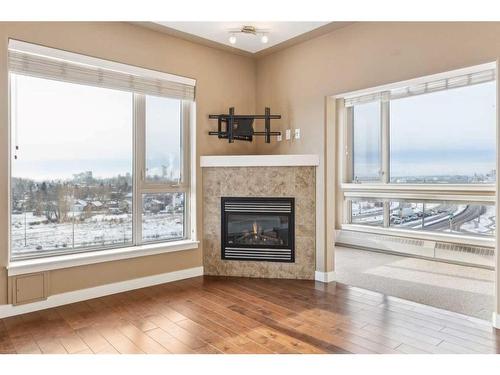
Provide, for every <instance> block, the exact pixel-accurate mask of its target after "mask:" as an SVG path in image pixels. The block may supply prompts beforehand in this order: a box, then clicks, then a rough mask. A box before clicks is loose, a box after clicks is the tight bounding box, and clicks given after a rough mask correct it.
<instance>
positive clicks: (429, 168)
mask: <svg viewBox="0 0 500 375" xmlns="http://www.w3.org/2000/svg"><path fill="white" fill-rule="evenodd" d="M495 77H496V67H495V65H494V64H485V65H481V66H477V67H471V68H466V69H462V70H459V71H454V72H449V73H446V74H439V75H435V76H430V77H424V78H419V79H416V80H412V81H407V82H403V83H401V84H392V85H390V86H385V87H383V88H382V89H380V90H377V89H374V90H373V91H368V90H367V91H365V92H363V94H362V95H360V94H357V95H356V94H352V95H345V96H341V97H340V99H339V100H340V105H339V108H340V110H341V111H343V117H341V118H344V119H345V121H344V125H343V129H344V130H343V134H344V136H341V137H339V140H340V142H341V143H340V144H339V145H338V146H339V147H340V148H341V149H344V150H346V153H343V154H342V161H341V162H342V168H343V170H339V173H340V174H341V179H342V181H343V184H342V194H343V200H344V202H345V206H344V210H343V213H342V215H343V217H342V222H343V223H344V225H343V229H347V230H349V229H352V230H363V228H366V229H365V230H366V231H371V232H374V233H375V232H376V233H381V234H389V235H390V234H394V233H396V232H395V231H397V233H398V236H402V235H403V236H404V235H405V234H404V233H408V234H407V235H408V236H409V237H411V236H412V234H411V233H415V235H416V234H418V238H423V239H426V238H436V237H435V236H434V235H436V234H442V235H445V236H452V237H453V238H452V237H447V238H449V239H452V240H453V241H458V242H464V243H467V241H469V239H470V238H473V239H474V241H475V239H478V240H477V241H476V242H475V243H479V242H480V241H481V239H484V240H485V241H493V237H494V235H495V227H496V226H495V222H496V217H495V216H496V215H495V201H494V197H495V187H494V183H495V181H496V131H497V130H496V121H497V114H496V101H497V98H496V79H495ZM374 227H376V228H374ZM402 233H403V234H402ZM431 235H433V236H431ZM445 240H446V238H445V237H443V241H445ZM482 243H488V244H489V243H492V242H482Z"/></svg>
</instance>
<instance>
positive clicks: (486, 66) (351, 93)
mask: <svg viewBox="0 0 500 375" xmlns="http://www.w3.org/2000/svg"><path fill="white" fill-rule="evenodd" d="M488 69H496V62H489V63H486V64H481V65H475V66H470V67H467V68H461V69H455V70H451V71H447V72H442V73H437V74H431V75H427V76H423V77H418V78H412V79H408V80H406V81H398V82H393V83H389V84H385V85H380V86H375V87H370V88H367V89H362V90H355V91H349V92H344V93H340V94H336V95H334V96H333V97H334V98H336V99H349V98H355V97H357V96H362V95H369V94H373V93H374V92H380V91H389V90H393V89H395V88H398V87H404V86H413V85H419V84H423V83H426V82H429V81H434V80H440V79H445V78H449V77H454V76H460V75H465V74H470V73H476V72H480V71H483V70H488Z"/></svg>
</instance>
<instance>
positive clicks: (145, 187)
mask: <svg viewBox="0 0 500 375" xmlns="http://www.w3.org/2000/svg"><path fill="white" fill-rule="evenodd" d="M71 55H72V56H74V55H76V54H71ZM76 56H82V58H85V56H83V55H76ZM91 59H92V62H93V63H95V62H96V61H98V62H103V64H104V66H105V67H106V66H107V65H109V64H118V65H119V66H120V67H129V68H130V69H132V70H134V68H135V67H133V66H128V65H123V64H119V63H114V62H109V61H106V60H99V59H95V58H91ZM137 69H140V71H141V72H142V71H147V72H148V74H150V75H155V74H158V75H159V76H161V77H162V78H164V75H165V74H166V73H161V72H156V71H149V70H146V69H142V68H137ZM168 76H169V77H170V76H171V75H170V74H168ZM174 77H175V76H174ZM179 78H182V77H179ZM11 81H12V79H11V73H10V72H9V79H8V84H9V86H8V87H9V90H8V94H9V95H8V121H9V149H8V152H9V154H8V155H9V156H8V158H9V166H8V176H9V181H8V200H9V205H8V228H9V229H8V248H9V251H8V269H9V275H11V274H21V273H25V272H24V271H23V270H24V269H28V270H29V272H35V271H36V270H49V269H58V268H64V267H69V266H74V265H83V264H92V263H97V262H99V261H109V260H114V259H128V258H134V257H137V256H145V255H153V254H160V253H164V252H171V251H181V250H191V249H195V248H197V247H198V244H199V242H198V240H197V230H196V164H195V163H196V148H195V147H194V146H193V145H195V144H196V125H195V123H196V103H195V102H194V101H190V100H180V99H178V100H180V103H181V126H182V130H181V140H182V147H181V150H182V153H183V154H182V158H181V160H182V161H181V162H182V168H181V181H180V182H179V183H178V184H163V183H160V184H158V183H157V184H152V183H148V182H146V180H145V143H146V139H145V132H146V130H145V125H146V124H145V95H144V94H139V93H132V96H133V125H132V126H133V151H132V152H133V168H132V173H133V174H132V179H133V187H132V189H133V190H132V193H133V202H132V221H133V223H132V243H131V244H130V245H125V246H120V245H108V246H92V247H86V248H78V249H71V250H66V251H55V250H54V251H47V252H43V253H41V254H39V255H38V254H36V255H33V254H30V255H28V256H24V257H23V256H15V257H13V256H12V241H11V215H12V212H11V208H12V207H11V204H10V202H11V199H12V196H11V179H12V173H11V172H12V165H11V164H12V147H13V145H12V140H11V132H12V123H11V118H12V116H11V113H10V111H11ZM189 82H195V81H194V80H192V79H189ZM163 192H184V193H185V196H184V197H185V199H184V236H183V238H182V239H173V240H159V241H156V242H151V241H147V242H143V241H142V194H143V193H163Z"/></svg>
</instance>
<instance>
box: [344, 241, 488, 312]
mask: <svg viewBox="0 0 500 375" xmlns="http://www.w3.org/2000/svg"><path fill="white" fill-rule="evenodd" d="M335 275H336V280H337V281H338V282H341V283H344V284H348V285H353V286H357V287H361V288H365V289H369V290H374V291H377V292H381V293H384V294H387V295H390V296H395V297H400V298H404V299H407V300H410V301H414V302H419V303H423V304H426V305H430V306H435V307H439V308H442V309H446V310H450V311H455V312H458V313H461V314H466V315H470V316H474V317H477V318H481V319H486V320H490V319H491V315H492V311H493V306H494V292H495V290H494V288H495V286H494V271H490V270H485V269H481V268H475V267H465V266H459V265H455V264H448V263H443V262H436V261H430V260H423V259H416V258H407V257H402V256H397V255H391V254H383V253H376V252H372V251H365V250H355V249H349V248H344V247H336V249H335Z"/></svg>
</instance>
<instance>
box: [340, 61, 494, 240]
mask: <svg viewBox="0 0 500 375" xmlns="http://www.w3.org/2000/svg"><path fill="white" fill-rule="evenodd" d="M488 69H495V71H496V69H497V65H496V63H486V64H481V65H477V66H473V67H468V68H464V69H457V70H453V71H449V72H445V73H439V74H433V75H429V76H425V77H419V78H416V79H411V80H407V81H402V82H397V83H392V84H388V85H382V86H377V87H373V88H369V89H364V90H358V91H354V92H348V93H343V94H339V95H335V96H334V98H335V99H336V108H337V115H338V116H337V118H338V120H339V121H338V126H339V137H338V141H337V142H338V144H337V146H338V147H339V149H340V150H343V152H340V153H339V159H340V160H339V162H338V170H337V179H338V181H339V182H340V184H339V185H340V190H341V191H340V194H339V199H341V200H342V201H341V202H338V204H339V205H341V207H342V209H341V210H340V211H339V212H338V214H339V215H340V216H341V217H340V218H338V219H339V222H340V229H341V230H350V231H360V232H366V233H374V234H385V235H396V236H403V237H411V238H418V239H425V240H434V241H448V242H453V243H460V244H474V245H478V246H486V247H494V245H495V238H494V236H493V237H492V238H478V237H475V236H467V235H454V234H447V233H437V232H424V231H418V230H402V229H398V228H390V227H389V225H388V222H389V214H388V213H389V210H388V205H389V200H390V199H398V198H400V199H407V200H408V199H415V200H429V201H431V200H449V201H458V202H478V203H479V202H483V203H493V204H496V199H495V195H496V185H495V184H481V185H474V184H446V185H445V184H396V183H391V182H390V100H388V99H387V97H388V95H387V92H389V91H390V90H394V89H397V88H401V87H405V86H414V85H419V84H425V83H427V82H433V81H437V80H441V79H446V78H451V77H456V76H460V75H465V74H472V73H476V72H480V71H484V70H488ZM497 84H498V80H497ZM364 95H373V97H374V98H378V99H377V100H379V102H380V106H381V111H380V113H381V119H380V121H381V126H380V131H381V166H380V181H377V182H370V183H355V182H353V178H354V176H353V158H352V151H353V137H352V136H353V132H352V129H353V107H346V106H345V101H346V99H350V98H355V97H360V96H364ZM497 172H498V171H497ZM354 197H356V198H378V199H381V200H383V201H384V226H383V227H376V228H375V227H370V226H365V225H359V224H351V207H350V204H349V198H354ZM385 206H387V208H386V207H385ZM497 230H498V228H497Z"/></svg>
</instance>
